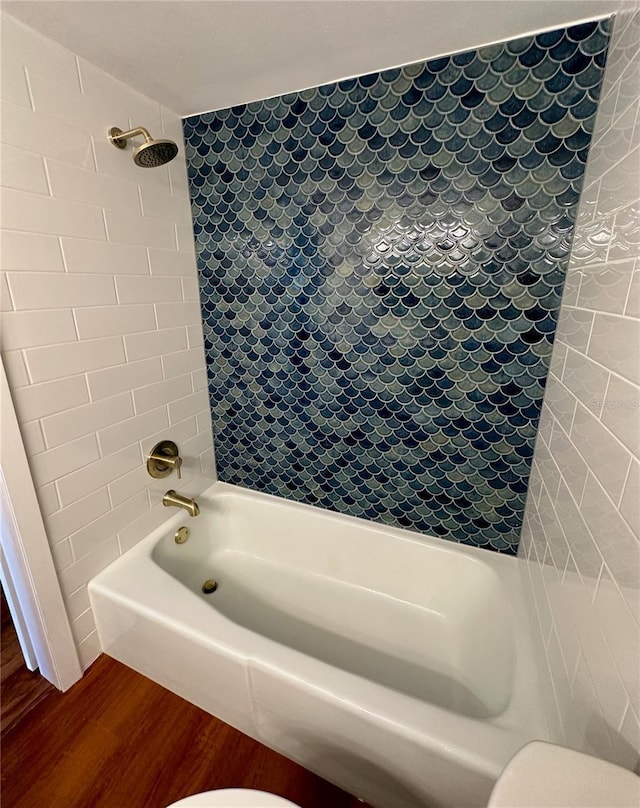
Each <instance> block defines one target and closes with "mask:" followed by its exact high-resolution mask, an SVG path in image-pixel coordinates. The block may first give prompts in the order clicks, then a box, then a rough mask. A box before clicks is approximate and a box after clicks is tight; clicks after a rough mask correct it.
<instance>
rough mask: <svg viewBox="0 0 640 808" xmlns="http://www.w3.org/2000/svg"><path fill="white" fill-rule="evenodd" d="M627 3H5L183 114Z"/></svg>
mask: <svg viewBox="0 0 640 808" xmlns="http://www.w3.org/2000/svg"><path fill="white" fill-rule="evenodd" d="M624 4H625V0H288V1H286V2H283V1H282V0H5V2H3V3H2V8H3V10H4V11H6V12H8V13H9V14H11V15H12V16H14V17H16V18H17V19H19V20H22V21H23V22H24V23H26V24H27V25H29V26H30V27H32V28H35V29H36V30H37V31H40V32H41V33H42V34H44V35H45V36H48V37H49V38H50V39H53V40H55V41H57V42H59V43H60V44H62V45H64V46H65V47H67V48H69V49H70V50H72V51H74V52H75V53H77V54H78V55H80V56H82V57H84V58H85V59H87V60H89V61H91V62H93V63H94V64H96V65H98V66H99V67H101V68H102V69H103V70H106V71H107V72H108V73H111V74H112V75H113V76H116V77H117V78H119V79H121V80H122V81H124V82H126V83H127V84H129V85H131V86H133V87H134V88H136V89H137V90H139V91H140V92H142V93H145V94H146V95H147V96H149V97H151V98H153V99H155V100H157V101H159V102H160V103H162V104H164V105H165V106H167V107H169V108H170V109H172V110H173V111H174V112H176V113H178V114H179V115H182V116H186V115H192V114H195V113H198V112H204V111H207V110H211V109H220V108H224V107H228V106H232V105H233V104H239V103H244V102H247V101H252V100H255V99H259V98H268V97H270V96H273V95H280V94H282V93H285V92H291V91H293V90H300V89H303V88H306V87H314V86H317V85H319V84H324V83H327V82H331V81H335V80H337V79H341V78H345V77H348V76H354V75H359V74H362V73H367V72H370V71H373V70H380V69H384V68H386V67H393V66H396V65H400V64H407V63H409V62H414V61H419V60H422V59H426V58H430V57H433V56H438V55H443V54H447V53H453V52H455V51H460V50H466V49H468V48H473V47H477V46H479V45H484V44H488V43H491V42H497V41H501V40H503V39H510V38H513V37H516V36H519V35H522V34H526V33H530V32H534V31H539V30H543V29H550V28H555V27H559V26H562V25H565V24H567V23H571V22H575V21H580V20H586V19H593V18H594V17H598V16H602V15H605V14H610V13H612V12H613V11H615V9H616V8H620V6H621V5H624Z"/></svg>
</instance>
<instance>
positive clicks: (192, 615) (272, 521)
mask: <svg viewBox="0 0 640 808" xmlns="http://www.w3.org/2000/svg"><path fill="white" fill-rule="evenodd" d="M198 502H199V504H200V507H201V515H200V516H199V517H197V518H195V519H191V518H189V517H188V516H187V514H186V513H184V512H176V513H175V514H174V515H173V517H172V518H171V519H170V520H169V521H168V522H167V523H165V524H164V525H163V526H162V527H160V528H158V529H157V530H156V531H154V533H152V534H151V535H150V536H148V537H147V538H145V539H143V540H142V541H141V542H140V543H139V544H138V545H136V546H135V547H134V548H133V549H131V550H129V551H128V552H127V553H126V554H125V555H124V556H123V557H122V558H120V559H118V561H116V562H115V563H113V564H112V565H111V566H110V567H109V568H108V569H106V570H105V571H104V572H102V573H100V575H98V576H97V577H96V578H94V580H93V581H92V582H91V583H90V586H89V589H90V594H91V603H92V606H93V610H94V613H95V616H96V621H97V624H98V632H99V635H100V640H101V644H102V649H103V650H104V651H105V652H106V653H107V654H110V655H111V656H113V657H115V658H116V659H119V660H120V661H121V662H124V663H125V664H127V665H129V666H131V667H132V668H135V669H136V670H137V671H140V672H141V673H143V674H145V675H147V676H149V677H150V678H151V679H153V680H155V681H156V682H159V683H160V684H162V685H164V686H165V687H167V688H169V689H170V690H172V691H173V692H175V693H178V694H179V695H181V696H183V697H184V698H186V699H188V700H189V701H191V702H193V703H194V704H197V705H198V706H200V707H202V708H203V709H205V710H207V711H208V712H210V713H212V714H213V715H215V716H218V717H219V718H221V719H222V720H224V721H226V722H228V723H229V724H231V725H233V726H234V727H237V728H238V729H240V730H242V731H243V732H245V733H247V734H248V735H250V736H252V737H254V738H256V739H257V740H259V741H261V742H262V743H265V744H266V745H267V746H270V747H272V748H273V749H276V750H277V751H278V752H281V753H282V754H284V755H286V756H287V757H289V758H292V759H293V760H296V761H298V762H299V763H301V764H302V765H304V766H306V767H307V768H309V769H311V770H312V771H314V772H316V773H317V774H319V775H321V776H322V777H325V778H326V779H328V780H330V781H332V782H334V783H335V784H336V785H338V786H341V787H342V788H344V789H346V790H347V791H349V792H351V793H353V794H355V795H357V796H358V797H361V798H362V799H364V800H365V801H367V802H369V803H371V804H372V805H374V806H377V807H378V808H439V807H442V808H461V807H462V806H486V803H487V800H488V797H489V794H490V791H491V788H492V786H493V783H494V781H495V779H496V778H497V776H498V775H499V774H500V772H501V770H502V768H503V767H504V765H505V764H506V763H507V761H508V759H509V758H510V757H511V756H512V755H513V754H514V753H515V752H516V751H517V750H518V749H519V748H520V747H521V746H523V745H524V744H525V743H526V742H527V741H529V740H531V739H533V738H540V739H543V740H544V739H546V740H554V738H552V737H550V733H549V732H548V730H547V723H546V721H545V715H544V712H545V711H544V708H543V706H542V705H543V704H544V703H545V702H546V699H543V698H542V694H541V693H540V692H539V686H538V683H537V681H536V676H535V672H534V664H533V662H534V660H533V654H532V651H531V648H530V646H529V630H528V619H527V615H526V613H525V611H524V605H523V602H522V599H521V595H520V576H519V568H518V565H519V563H520V562H518V561H517V560H516V559H515V558H510V557H505V556H499V555H498V554H496V553H490V552H487V551H483V550H476V549H474V548H466V547H464V548H463V547H460V546H458V545H454V544H451V543H448V542H445V541H442V540H439V539H429V538H426V537H424V536H421V535H419V534H415V533H409V532H406V531H403V530H397V529H392V528H386V527H384V526H380V525H376V524H372V523H370V522H366V521H363V520H360V519H354V518H351V517H346V516H338V515H335V514H332V513H328V512H325V511H321V510H318V509H316V508H311V507H309V506H305V505H297V504H292V503H290V502H287V501H285V500H282V499H278V498H275V497H271V496H266V495H262V494H255V493H252V492H248V491H244V490H242V489H240V488H236V487H234V486H230V485H226V484H224V483H216V484H215V485H213V486H212V487H211V488H210V489H209V490H208V491H207V492H205V493H204V494H202V495H201V496H200V497H198ZM181 525H185V526H187V527H188V528H189V529H190V531H191V535H190V537H189V539H188V541H187V542H186V543H185V544H176V543H175V541H174V534H175V531H176V530H177V528H178V527H179V526H181ZM206 579H215V580H216V581H217V582H218V588H217V590H216V591H215V592H214V593H212V594H208V595H207V594H203V593H202V585H203V583H204V581H205V580H206ZM229 785H234V784H233V783H230V784H229Z"/></svg>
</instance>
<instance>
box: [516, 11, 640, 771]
mask: <svg viewBox="0 0 640 808" xmlns="http://www.w3.org/2000/svg"><path fill="white" fill-rule="evenodd" d="M639 90H640V4H637V3H630V4H629V7H628V8H627V9H625V10H624V11H622V12H621V13H619V14H618V15H617V16H616V19H615V22H614V29H613V37H612V41H611V46H610V51H609V58H608V63H607V68H606V73H605V78H604V86H603V95H602V99H601V101H600V108H599V111H598V117H597V120H596V125H595V132H594V136H593V145H592V147H591V154H590V156H589V163H588V165H587V172H586V176H585V186H584V191H583V195H582V200H581V204H580V212H579V215H578V224H577V228H576V233H575V241H574V248H573V251H572V256H571V261H570V264H569V271H568V276H567V284H566V288H565V294H564V297H563V301H562V310H561V315H560V320H559V325H558V331H557V333H556V343H555V346H554V357H553V360H552V365H551V372H550V375H549V378H548V382H547V390H546V395H545V402H544V408H543V413H542V419H541V422H540V430H539V433H538V440H537V444H536V452H535V457H534V466H533V471H532V475H531V480H530V486H529V496H528V500H527V508H526V512H525V523H524V529H523V534H522V542H521V545H520V551H519V555H520V556H521V557H522V558H525V559H527V560H528V563H527V564H526V565H525V569H526V570H527V572H528V575H525V580H526V584H527V592H528V597H529V600H530V607H531V611H532V625H533V627H534V630H535V631H536V634H537V637H538V640H539V644H540V647H541V648H542V649H544V650H543V652H542V654H541V655H542V657H543V659H542V661H543V669H544V670H545V672H546V673H547V674H548V675H549V677H550V679H551V683H552V685H553V691H554V697H555V701H556V707H557V715H558V724H559V728H560V732H561V734H562V736H563V738H564V742H565V743H566V744H567V745H569V746H572V747H575V748H577V749H581V750H583V751H586V752H589V753H591V754H596V755H599V756H601V757H604V758H606V759H608V760H611V761H613V762H616V763H618V764H620V765H623V766H627V767H629V768H634V767H636V766H637V765H638V756H639V751H638V750H639V748H640V720H639V719H640V670H639V666H640V630H639V623H640V593H639V587H640V463H639V460H640V387H639V386H638V381H639V378H640V376H639V371H640V318H639V315H640V288H639V287H638V273H639V272H640V241H639V238H638V235H639V232H640V227H639V221H638V213H639V211H640V129H639V127H640V97H639Z"/></svg>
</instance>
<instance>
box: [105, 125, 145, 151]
mask: <svg viewBox="0 0 640 808" xmlns="http://www.w3.org/2000/svg"><path fill="white" fill-rule="evenodd" d="M138 135H142V137H143V138H144V139H145V141H146V142H147V143H149V141H151V140H153V138H152V137H151V135H150V134H149V132H148V130H147V129H145V128H144V126H136V127H135V129H129V130H127V131H126V132H123V131H122V130H121V129H118V127H117V126H113V127H111V129H110V130H109V140H110V141H111V142H112V143H113V145H114V146H117V147H118V148H119V149H124V148H125V146H126V145H127V140H129V139H130V138H132V137H137V136H138Z"/></svg>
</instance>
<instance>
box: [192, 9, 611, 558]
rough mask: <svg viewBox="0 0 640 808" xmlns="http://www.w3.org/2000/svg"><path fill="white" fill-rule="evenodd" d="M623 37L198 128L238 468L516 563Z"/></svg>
mask: <svg viewBox="0 0 640 808" xmlns="http://www.w3.org/2000/svg"><path fill="white" fill-rule="evenodd" d="M607 43H608V23H607V22H600V23H591V24H585V25H579V26H574V27H571V28H568V29H563V30H559V31H554V32H551V33H543V34H540V35H538V36H535V37H527V38H523V39H518V40H515V41H513V42H507V43H504V44H498V45H493V46H490V47H486V48H481V49H479V50H476V51H470V52H467V53H460V54H457V55H455V56H451V57H447V58H440V59H435V60H432V61H428V62H426V63H421V64H413V65H410V66H409V67H405V68H402V69H394V70H385V71H383V72H381V73H374V74H370V75H366V76H361V77H360V78H357V79H349V80H347V81H340V82H338V83H336V84H330V85H327V86H323V87H318V88H315V89H311V90H305V91H303V92H299V93H292V94H288V95H285V96H282V97H278V98H270V99H267V100H265V101H257V102H253V103H250V104H246V105H241V106H237V107H232V108H231V109H224V110H219V111H217V112H210V113H206V114H203V115H197V116H193V117H190V118H187V119H186V120H185V121H184V132H185V140H186V144H187V159H188V167H189V182H190V192H191V198H192V208H193V220H194V232H195V239H196V247H197V256H198V266H199V273H200V284H201V301H202V312H203V320H204V335H205V347H206V354H207V362H208V368H209V378H210V382H209V386H210V395H211V407H212V417H213V426H214V433H215V445H216V455H217V465H218V474H219V477H220V479H222V480H224V481H226V482H229V483H235V484H237V485H240V486H244V487H246V488H251V489H254V490H257V491H263V492H267V493H270V494H276V495H279V496H282V497H286V498H289V499H293V500H297V501H300V502H305V503H310V504H313V505H318V506H321V507H324V508H328V509H331V510H334V511H339V512H341V513H347V514H351V515H354V516H360V517H365V518H367V519H372V520H375V521H378V522H384V523H387V524H390V525H394V526H401V527H405V528H410V529H413V530H418V531H421V532H424V533H428V534H432V535H437V536H441V537H443V538H446V539H451V540H454V541H458V542H462V543H464V544H472V545H477V546H482V547H490V548H492V549H495V550H498V551H501V552H507V553H515V552H516V549H517V544H518V539H519V533H520V528H521V522H522V515H523V510H524V504H525V496H526V492H527V482H528V477H529V470H530V464H531V458H532V454H533V448H534V442H535V437H536V428H537V423H538V418H539V415H540V409H541V404H542V397H543V391H544V385H545V377H546V374H547V367H548V362H549V357H550V353H551V346H552V342H553V335H554V329H555V326H556V317H557V312H558V307H559V302H560V296H561V292H562V286H563V281H564V275H565V269H566V265H567V261H568V256H569V250H570V245H571V238H572V234H573V224H574V219H575V215H576V208H577V203H578V197H579V190H580V185H581V181H582V176H583V172H584V168H585V162H586V159H587V151H588V147H589V141H590V136H591V131H592V127H593V123H594V117H595V113H596V104H597V99H598V93H599V88H600V82H601V79H602V74H603V67H604V62H605V55H606V48H607Z"/></svg>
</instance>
